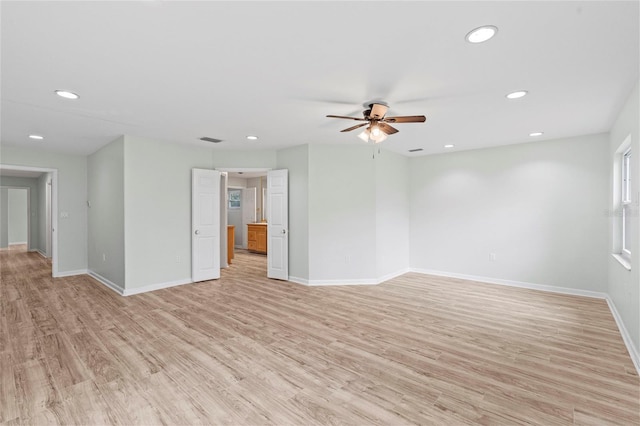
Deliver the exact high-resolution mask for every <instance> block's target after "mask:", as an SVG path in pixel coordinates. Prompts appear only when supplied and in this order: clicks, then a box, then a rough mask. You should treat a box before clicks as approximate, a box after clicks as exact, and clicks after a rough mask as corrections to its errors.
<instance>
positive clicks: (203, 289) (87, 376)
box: [0, 251, 640, 425]
mask: <svg viewBox="0 0 640 426" xmlns="http://www.w3.org/2000/svg"><path fill="white" fill-rule="evenodd" d="M0 262H1V263H0V266H1V286H0V309H1V310H0V326H1V327H0V372H1V377H0V423H2V424H6V425H13V424H35V425H43V424H55V423H59V424H82V425H104V424H122V425H130V424H140V425H142V424H144V425H152V424H181V425H184V424H233V425H262V424H276V425H287V424H295V425H312V424H351V425H369V424H384V425H402V424H422V425H430V424H437V425H440V424H442V425H456V424H509V425H511V424H540V425H555V424H596V425H602V424H624V425H637V424H639V423H640V418H639V416H640V414H639V411H640V406H639V396H640V395H639V382H638V376H637V375H636V372H635V370H634V367H633V365H632V363H631V360H630V358H629V355H628V354H627V351H626V349H625V346H624V344H623V342H622V339H621V337H620V334H619V332H618V330H617V328H616V325H615V323H614V320H613V318H612V316H611V314H610V312H609V310H608V308H607V305H606V303H605V301H603V300H597V299H589V298H581V297H574V296H566V295H557V294H550V293H542V292H536V291H531V290H524V289H516V288H508V287H501V286H494V285H488V284H480V283H470V282H465V281H462V280H455V279H444V278H437V277H429V276H424V275H418V274H407V275H405V276H403V277H400V278H397V279H394V280H391V281H388V282H386V283H384V284H381V285H379V286H357V287H356V286H354V287H331V288H329V287H325V288H317V287H316V288H309V287H304V286H300V285H295V284H290V283H286V282H280V281H270V280H267V279H266V278H265V265H264V262H265V258H264V257H263V256H257V255H249V254H244V253H238V254H237V255H236V258H235V259H234V263H233V265H232V267H231V268H230V269H229V270H225V271H224V272H223V277H222V279H220V280H218V281H215V282H206V283H199V284H193V285H185V286H181V287H175V288H171V289H166V290H160V291H156V292H153V293H146V294H142V295H137V296H129V297H121V296H119V295H117V294H115V293H114V292H112V291H111V290H109V289H107V288H105V287H104V286H102V285H101V284H99V283H97V282H95V281H93V280H92V279H91V278H89V277H87V276H78V277H69V278H60V279H56V280H53V279H51V278H50V276H49V275H50V267H49V266H48V265H47V264H46V262H45V261H44V259H43V258H42V257H41V256H40V255H38V254H34V253H19V252H17V253H16V252H12V251H3V252H0Z"/></svg>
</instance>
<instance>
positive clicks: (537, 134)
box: [529, 132, 544, 137]
mask: <svg viewBox="0 0 640 426" xmlns="http://www.w3.org/2000/svg"><path fill="white" fill-rule="evenodd" d="M543 134H544V133H543V132H533V133H529V136H534V137H535V136H542V135H543Z"/></svg>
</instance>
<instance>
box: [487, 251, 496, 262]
mask: <svg viewBox="0 0 640 426" xmlns="http://www.w3.org/2000/svg"><path fill="white" fill-rule="evenodd" d="M489 260H490V261H492V262H495V260H496V254H495V253H489Z"/></svg>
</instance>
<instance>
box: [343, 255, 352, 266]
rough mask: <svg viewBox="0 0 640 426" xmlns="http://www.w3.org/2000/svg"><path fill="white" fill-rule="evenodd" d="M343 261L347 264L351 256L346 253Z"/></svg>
mask: <svg viewBox="0 0 640 426" xmlns="http://www.w3.org/2000/svg"><path fill="white" fill-rule="evenodd" d="M344 263H346V264H347V265H348V264H350V263H351V256H349V255H346V256H345V257H344Z"/></svg>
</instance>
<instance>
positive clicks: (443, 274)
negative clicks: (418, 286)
mask: <svg viewBox="0 0 640 426" xmlns="http://www.w3.org/2000/svg"><path fill="white" fill-rule="evenodd" d="M411 272H417V273H419V274H425V275H436V276H439V277H448V278H460V279H463V280H469V281H479V282H483V283H489V284H498V285H505V286H509V287H520V288H528V289H531V290H541V291H548V292H552V293H562V294H570V295H573V296H584V297H594V298H596V299H606V298H607V293H601V292H598V291H590V290H581V289H577V288H569V287H557V286H553V285H546V284H534V283H528V282H524V281H512V280H503V279H499V278H489V277H481V276H477V275H466V274H457V273H454V272H444V271H435V270H432V269H421V268H411Z"/></svg>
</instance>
